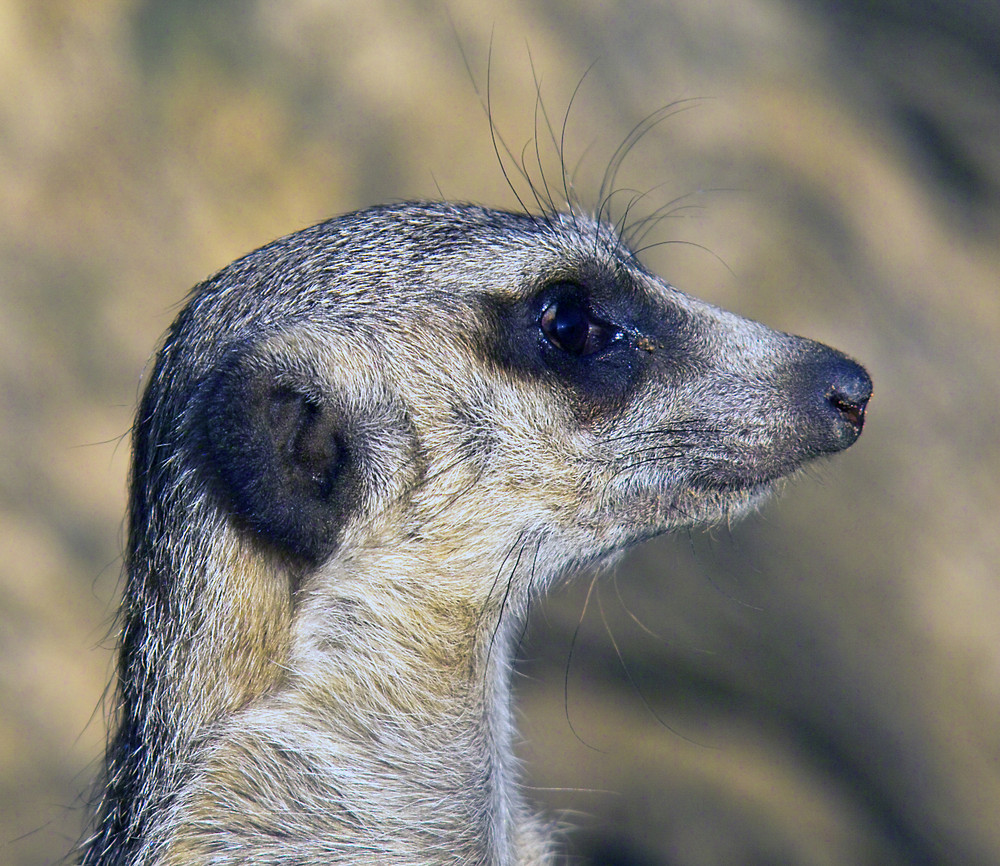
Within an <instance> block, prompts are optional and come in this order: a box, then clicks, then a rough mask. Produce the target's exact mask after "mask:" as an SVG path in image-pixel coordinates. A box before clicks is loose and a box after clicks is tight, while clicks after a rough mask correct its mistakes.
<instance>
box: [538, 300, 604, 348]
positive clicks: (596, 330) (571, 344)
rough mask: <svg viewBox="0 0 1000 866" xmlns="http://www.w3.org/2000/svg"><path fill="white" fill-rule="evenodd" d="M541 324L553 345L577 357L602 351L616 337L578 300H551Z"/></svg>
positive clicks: (544, 311) (543, 331)
mask: <svg viewBox="0 0 1000 866" xmlns="http://www.w3.org/2000/svg"><path fill="white" fill-rule="evenodd" d="M538 325H539V327H540V328H541V329H542V333H543V334H545V337H546V339H548V341H549V342H550V343H551V344H552V345H553V346H555V347H556V348H557V349H561V350H562V351H563V352H566V353H567V354H570V355H577V356H578V357H583V356H585V355H593V354H594V353H596V352H600V351H601V349H603V348H604V347H605V346H607V345H608V343H610V342H611V341H612V340H613V339H614V338H615V336H616V332H615V329H614V328H613V327H612V326H611V325H608V324H607V323H605V322H602V321H600V320H599V319H596V318H594V316H593V314H592V313H591V312H590V310H589V309H588V308H587V306H586V305H585V304H584V303H582V302H581V301H580V300H578V299H576V298H557V299H556V300H554V301H552V302H551V303H550V304H549V305H548V306H547V307H546V308H545V309H544V310H542V317H541V319H539V321H538Z"/></svg>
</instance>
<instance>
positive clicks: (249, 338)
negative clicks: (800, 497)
mask: <svg viewBox="0 0 1000 866" xmlns="http://www.w3.org/2000/svg"><path fill="white" fill-rule="evenodd" d="M870 396H871V380H870V379H869V377H868V374H867V373H866V372H865V371H864V370H863V369H862V368H861V367H860V366H859V365H857V364H856V363H855V362H853V361H851V360H850V359H848V358H847V357H846V356H844V355H843V354H841V353H839V352H837V351H835V350H833V349H830V348H828V347H826V346H822V345H820V344H818V343H815V342H813V341H811V340H807V339H804V338H801V337H794V336H790V335H788V334H783V333H779V332H776V331H773V330H770V329H768V328H766V327H764V326H763V325H760V324H758V323H755V322H751V321H748V320H746V319H742V318H740V317H738V316H735V315H733V314H731V313H726V312H724V311H721V310H719V309H716V308H714V307H712V306H710V305H708V304H706V303H704V302H701V301H698V300H696V299H694V298H692V297H690V296H688V295H685V294H684V293H682V292H680V291H678V290H677V289H676V288H674V287H673V286H671V285H669V284H668V283H666V282H665V281H663V280H661V279H659V278H658V277H656V276H654V275H652V274H650V273H649V272H648V271H647V270H645V269H644V268H643V267H642V266H641V265H640V264H639V263H638V262H637V260H636V258H635V257H634V256H633V255H632V254H631V253H630V252H629V251H628V250H627V249H626V248H625V247H624V246H623V244H622V241H621V239H620V238H618V237H617V236H616V235H615V234H614V232H613V230H612V229H611V228H610V227H609V226H607V225H605V224H602V223H600V222H596V221H594V220H591V219H588V218H586V217H584V216H581V215H577V214H546V215H542V216H527V215H523V214H512V213H504V212H499V211H493V210H487V209H483V208H478V207H472V206H463V205H449V204H406V205H398V206H394V207H384V208H375V209H371V210H367V211H362V212H359V213H356V214H350V215H347V216H344V217H340V218H338V219H334V220H330V221H328V222H325V223H322V224H320V225H318V226H314V227H313V228H310V229H306V230H304V231H301V232H297V233H295V234H293V235H289V236H288V237H286V238H283V239H281V240H278V241H275V242H274V243H272V244H269V245H267V246H265V247H263V248H262V249H260V250H257V251H256V252H254V253H251V254H250V255H248V256H246V257H245V258H243V259H240V260H239V261H237V262H234V263H233V264H232V265H230V266H229V267H227V268H225V269H223V270H222V271H220V272H219V273H218V274H216V275H215V276H214V277H212V278H211V279H209V280H207V281H206V282H205V283H203V284H202V285H201V286H199V287H197V288H196V290H195V291H194V293H193V295H192V297H191V299H190V301H189V303H188V305H187V306H186V307H185V309H184V310H183V311H182V312H181V314H180V316H179V317H178V319H177V321H176V322H175V323H174V325H173V327H172V328H171V329H170V331H169V333H168V334H167V336H166V338H165V341H164V344H163V346H162V348H161V349H160V351H159V353H158V355H157V359H156V363H155V365H154V368H153V371H152V374H151V376H150V379H149V382H148V384H147V386H146V390H145V394H144V396H143V399H142V402H141V405H140V407H139V411H138V415H137V419H136V424H135V428H134V452H133V465H132V479H131V492H130V505H129V509H130V510H129V538H128V552H127V561H126V563H127V564H126V581H125V589H124V596H123V601H122V612H121V626H122V635H121V644H120V654H119V668H118V683H117V685H118V704H117V707H118V714H119V717H118V727H117V731H116V733H115V734H114V736H113V738H112V740H111V743H110V746H109V749H108V754H107V765H106V777H105V785H104V789H103V793H102V796H101V799H100V803H99V806H98V810H97V814H96V817H95V822H94V828H93V833H92V836H91V838H90V839H89V840H88V842H87V844H86V849H85V854H84V862H85V863H86V864H90V866H93V864H105V863H107V864H110V863H115V864H122V863H128V864H143V866H151V864H179V863H185V864H199V863H205V864H207V863H212V864H230V863H231V864H236V863H246V862H253V863H258V864H278V863H292V862H294V863H303V864H309V863H331V862H336V863H341V862H350V863H367V864H382V863H390V862H391V863H395V864H412V866H416V864H428V863H435V864H445V863H448V864H456V866H457V864H483V866H485V864H496V866H500V864H503V866H513V864H528V863H545V862H550V860H551V858H552V857H553V856H554V855H553V853H552V851H553V848H552V845H551V844H550V842H549V838H550V834H549V832H548V829H547V825H546V823H545V822H544V821H543V820H541V819H539V818H538V817H536V816H535V815H534V814H533V813H532V811H531V809H530V808H529V807H528V805H527V803H526V802H525V800H524V799H523V797H522V795H521V793H520V790H519V788H518V786H517V784H516V763H515V761H514V759H513V757H512V750H511V739H512V736H513V721H512V714H511V711H510V692H509V677H510V663H511V658H512V655H513V652H514V644H515V642H516V635H517V634H518V633H519V630H520V628H521V623H522V622H523V619H524V617H525V615H526V611H527V608H528V604H529V600H530V598H531V597H532V595H533V594H536V593H538V592H541V591H544V589H545V588H546V587H547V586H549V585H550V584H551V583H552V582H553V581H554V580H555V579H556V578H558V577H559V576H560V575H563V574H565V573H567V572H569V571H571V570H573V569H576V568H579V567H581V566H585V565H594V564H601V563H606V562H609V561H611V560H612V559H613V558H614V557H616V556H618V555H619V554H620V553H621V552H622V551H623V550H625V549H627V548H628V547H630V546H631V545H634V544H636V543H638V542H640V541H643V540H645V539H648V538H650V537H652V536H655V535H657V534H659V533H662V532H666V531H669V530H671V529H674V528H677V527H687V526H697V525H702V524H707V523H712V522H714V521H719V520H726V519H728V518H730V517H732V516H734V515H736V514H739V513H741V512H743V511H745V510H747V509H748V508H750V507H752V506H753V505H755V504H756V503H758V502H759V501H760V500H761V498H762V497H763V496H764V495H765V494H766V493H767V492H768V491H769V490H770V489H771V487H772V485H773V483H774V482H775V481H777V480H778V479H779V478H782V477H783V476H786V475H788V474H789V473H791V472H794V471H795V470H796V469H797V468H799V467H800V466H802V465H803V464H804V463H805V462H807V461H809V460H812V459H814V458H817V457H820V456H822V455H827V454H831V453H834V452H837V451H841V450H843V449H845V448H847V447H848V446H849V445H851V444H852V443H853V442H854V441H855V440H856V439H857V437H858V436H859V434H860V433H861V429H862V426H863V422H864V418H865V412H866V407H867V404H868V400H869V398H870Z"/></svg>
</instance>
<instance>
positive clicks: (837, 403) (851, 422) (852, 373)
mask: <svg viewBox="0 0 1000 866" xmlns="http://www.w3.org/2000/svg"><path fill="white" fill-rule="evenodd" d="M830 379H831V381H830V385H829V387H828V389H827V391H826V399H827V401H828V402H829V404H830V405H831V406H832V407H833V408H834V409H836V410H837V412H839V413H840V417H841V419H842V423H843V425H844V428H845V433H846V434H847V435H849V436H850V437H851V442H853V441H854V440H855V439H857V438H858V436H860V435H861V430H862V428H863V427H864V426H865V409H866V408H868V401H869V400H870V399H871V396H872V380H871V376H869V375H868V373H867V371H866V370H865V369H864V367H862V366H861V365H860V364H855V363H854V361H852V360H850V359H849V358H841V359H840V363H839V364H837V365H836V366H835V367H834V369H833V370H832V371H831V376H830ZM848 444H850V443H848Z"/></svg>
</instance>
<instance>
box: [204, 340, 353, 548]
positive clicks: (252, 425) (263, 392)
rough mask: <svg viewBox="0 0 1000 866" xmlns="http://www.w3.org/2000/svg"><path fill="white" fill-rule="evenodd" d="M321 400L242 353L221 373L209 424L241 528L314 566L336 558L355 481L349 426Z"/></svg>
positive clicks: (316, 392) (216, 463)
mask: <svg viewBox="0 0 1000 866" xmlns="http://www.w3.org/2000/svg"><path fill="white" fill-rule="evenodd" d="M299 378H300V379H301V376H300V377H299ZM321 393H322V392H321V390H320V389H319V388H318V387H317V386H316V384H315V383H310V382H307V381H298V382H295V381H294V380H293V379H291V378H289V377H288V376H280V375H279V374H278V371H277V370H276V369H275V364H274V362H273V361H269V360H267V359H263V358H255V357H254V356H253V355H252V354H250V353H247V352H237V353H235V354H234V356H233V357H231V359H230V360H229V361H228V362H227V363H226V364H224V365H223V366H222V367H221V368H220V369H219V370H218V371H217V372H216V373H215V375H214V378H213V380H212V381H211V383H210V386H209V388H208V391H207V399H206V401H205V404H204V416H203V418H204V429H205V436H206V440H207V445H208V449H207V450H208V457H209V461H210V463H211V467H212V469H213V470H214V473H215V474H216V476H217V477H218V479H219V480H220V481H221V483H222V487H223V491H224V494H225V496H226V498H227V499H228V502H229V505H230V507H231V508H232V510H233V512H234V513H235V515H236V517H237V518H238V521H239V522H241V523H243V524H244V525H245V526H248V527H249V528H250V529H252V530H253V531H254V532H256V533H257V534H258V535H259V536H260V537H262V538H263V539H264V540H265V541H266V542H268V543H270V544H272V545H274V546H275V547H277V548H278V549H280V550H281V551H283V552H285V553H288V554H291V555H293V556H295V557H296V558H299V559H301V560H304V561H306V562H308V563H309V564H313V565H315V564H317V563H319V562H321V561H322V560H324V559H326V558H327V557H328V556H330V554H331V553H333V551H334V549H335V547H336V544H337V535H338V531H339V529H340V527H341V525H342V523H343V519H344V516H345V514H346V513H347V511H348V509H349V506H350V503H351V501H352V499H353V497H352V488H353V487H354V486H356V484H354V483H352V482H356V480H357V479H356V477H354V476H356V473H354V472H353V471H352V469H353V465H352V464H353V461H352V459H351V452H352V449H351V443H350V442H349V441H347V426H346V419H345V418H344V417H343V412H339V411H338V409H337V407H335V406H334V405H332V401H331V400H330V399H329V398H324V397H323V396H320V395H321Z"/></svg>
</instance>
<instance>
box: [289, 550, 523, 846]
mask: <svg viewBox="0 0 1000 866" xmlns="http://www.w3.org/2000/svg"><path fill="white" fill-rule="evenodd" d="M382 559H383V561H382V562H380V563H374V562H371V561H364V562H363V563H359V562H354V563H350V564H346V565H344V566H343V567H341V568H337V569H336V570H333V571H331V572H330V573H328V574H324V575H322V576H320V578H319V579H317V580H316V581H315V583H314V584H313V585H312V586H310V587H306V588H304V589H303V591H302V594H301V596H300V598H299V599H298V605H297V606H298V611H297V615H296V618H295V623H294V625H293V629H292V646H291V651H290V654H289V662H288V665H289V674H288V686H287V695H288V697H289V698H290V699H291V700H293V701H295V702H296V703H297V704H298V705H299V706H300V707H306V708H311V710H312V711H314V712H315V713H317V714H320V715H322V716H323V718H324V722H325V724H326V725H327V726H329V724H330V719H331V718H332V719H334V720H335V723H336V724H337V725H339V726H343V727H344V728H345V731H344V734H343V736H344V740H345V741H348V742H359V743H367V744H370V752H368V753H367V754H353V755H352V758H351V759H352V761H354V762H356V763H357V764H360V765H364V764H370V768H366V771H367V770H368V769H370V771H371V772H372V773H374V774H378V773H379V772H381V770H380V768H382V767H388V768H390V772H389V774H388V775H386V777H385V778H384V779H382V780H381V784H383V785H384V786H385V787H386V788H392V789H393V790H395V791H397V792H398V793H399V795H400V796H403V791H402V790H400V789H401V788H403V787H405V786H409V787H410V788H411V789H412V790H413V791H414V792H418V793H419V792H421V791H424V792H426V791H428V790H435V789H438V788H440V787H441V785H442V782H443V780H445V779H447V780H448V788H447V789H448V790H450V791H464V792H465V794H464V797H465V798H466V800H467V802H466V804H465V808H464V809H463V812H464V813H465V814H466V815H467V816H468V822H467V823H468V828H469V829H471V828H473V827H476V826H477V825H479V826H478V838H479V839H481V840H482V839H491V840H492V844H491V845H490V846H489V852H490V853H489V855H488V856H487V855H485V854H484V856H485V857H486V859H485V860H484V862H490V863H496V864H501V863H507V862H516V859H515V858H514V855H513V854H512V853H511V852H513V851H514V850H515V849H516V848H517V847H519V843H518V841H517V839H516V838H515V835H516V833H517V832H519V831H518V830H517V829H516V828H518V827H520V826H523V825H524V824H525V814H526V812H527V810H526V808H525V806H524V805H523V803H522V800H521V798H520V795H519V791H518V786H517V783H516V777H517V768H516V766H515V759H514V758H513V754H512V748H511V746H512V739H513V721H512V713H511V708H510V668H511V660H512V655H513V652H514V649H515V647H514V645H513V644H514V642H515V640H516V638H517V635H518V634H519V633H520V629H519V624H520V622H521V618H522V613H523V610H522V608H523V604H522V603H521V601H520V599H514V597H513V596H514V595H515V593H513V592H507V593H506V596H507V598H506V602H505V603H503V597H504V593H503V592H500V591H499V590H498V592H497V595H498V596H499V599H498V600H497V601H494V600H493V599H485V600H484V599H481V598H475V597H473V596H472V595H466V596H463V595H462V593H461V592H460V591H459V587H460V586H461V585H466V586H471V585H474V584H476V585H482V581H479V580H476V581H471V580H468V579H463V580H461V581H460V580H457V579H456V577H455V574H454V570H453V569H451V568H448V567H441V566H438V567H437V568H434V567H431V566H429V565H428V563H426V562H421V563H419V565H418V564H417V563H408V562H406V561H405V557H404V556H402V555H401V554H400V553H399V552H398V551H396V552H393V553H392V554H391V555H385V556H383V557H382ZM373 574H374V575H378V576H379V577H378V579H373ZM414 576H419V579H418V580H417V579H415V577H414ZM466 578H467V576H466ZM400 764H405V765H406V766H408V767H409V768H410V770H411V771H410V772H409V773H399V772H398V771H394V770H393V768H398V766H399V765H400ZM476 816H478V817H476ZM484 823H487V824H488V825H489V826H488V827H483V826H482V824H484ZM484 831H485V835H483V834H484ZM470 838H473V837H471V836H470Z"/></svg>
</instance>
